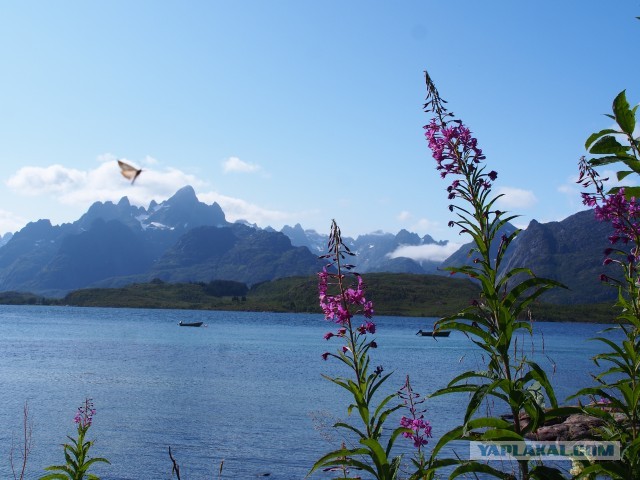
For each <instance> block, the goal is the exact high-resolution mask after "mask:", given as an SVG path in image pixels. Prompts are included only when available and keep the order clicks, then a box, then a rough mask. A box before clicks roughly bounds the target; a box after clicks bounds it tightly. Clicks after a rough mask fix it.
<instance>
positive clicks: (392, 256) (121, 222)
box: [0, 186, 615, 303]
mask: <svg viewBox="0 0 640 480" xmlns="http://www.w3.org/2000/svg"><path fill="white" fill-rule="evenodd" d="M514 229H515V227H513V226H512V225H506V226H505V232H506V233H510V232H511V231H513V230H514ZM609 229H610V226H609V225H607V224H603V223H599V222H597V221H596V220H595V219H594V217H593V213H592V212H591V211H585V212H579V213H577V214H575V215H572V216H571V217H568V218H567V219H565V220H563V221H561V222H550V223H547V224H541V223H538V222H536V221H535V220H534V221H532V222H531V224H530V225H529V227H528V228H527V229H525V230H524V231H523V232H521V234H520V235H519V236H518V237H517V239H516V241H515V242H514V243H513V245H512V247H511V248H510V250H509V253H508V256H507V258H506V259H505V262H504V264H505V266H506V267H513V266H528V267H530V268H531V269H532V270H533V271H534V273H536V274H537V275H539V276H546V277H549V278H553V279H556V280H559V281H562V282H563V283H565V284H566V285H567V286H568V287H569V288H570V289H569V290H567V291H563V292H550V293H547V294H545V295H546V297H545V299H547V300H548V301H553V302H556V303H590V302H595V301H605V300H610V299H611V298H612V297H614V296H615V295H614V293H613V292H612V289H607V288H603V287H602V285H600V282H599V275H600V273H602V272H601V271H602V270H603V267H602V251H603V250H604V249H605V248H606V247H607V246H608V242H607V235H608V234H609ZM343 240H344V241H345V243H346V244H347V246H348V247H349V248H350V249H351V250H352V251H353V252H354V253H355V254H356V258H355V259H354V263H355V264H356V265H357V269H358V271H359V272H361V273H366V272H392V273H414V274H447V275H448V272H446V271H444V268H446V267H447V266H451V265H456V264H457V265H459V264H463V263H468V262H472V261H473V255H471V256H469V251H470V250H471V247H472V245H465V246H463V247H461V248H460V249H459V250H458V251H457V252H455V253H453V254H452V255H450V256H448V258H445V257H442V256H441V257H430V256H429V255H422V256H419V255H413V258H410V257H411V256H412V255H410V254H408V253H407V254H405V253H406V252H409V251H412V252H417V251H423V250H425V249H430V251H436V252H442V251H445V249H446V247H448V243H447V242H446V241H436V240H434V239H433V238H432V237H431V236H429V235H425V236H423V237H420V236H419V235H417V234H415V233H412V232H409V231H407V230H401V231H400V232H398V233H397V234H395V235H394V234H391V233H385V232H374V233H370V234H366V235H360V236H358V237H357V238H355V239H353V238H344V239H343ZM327 242H328V235H324V234H319V233H318V232H316V231H314V230H305V229H304V228H303V227H302V226H301V225H300V224H296V225H295V226H293V227H291V226H285V227H283V228H282V229H281V231H276V230H274V229H272V228H265V229H260V228H258V227H256V226H252V225H248V224H246V223H245V222H236V223H230V222H228V221H227V220H226V218H225V214H224V212H223V211H222V208H221V207H220V206H219V205H218V204H217V203H213V204H212V205H206V204H204V203H202V202H200V201H199V200H198V198H197V196H196V194H195V191H194V189H193V188H192V187H191V186H185V187H183V188H181V189H180V190H178V191H177V192H176V193H175V194H174V195H173V196H172V197H171V198H169V199H167V200H165V201H163V202H161V203H157V202H155V201H152V202H151V203H150V204H149V206H148V207H147V208H144V207H136V206H133V205H131V204H130V202H129V200H128V198H127V197H123V198H122V199H121V200H120V201H119V202H118V203H113V202H96V203H94V204H93V205H91V207H89V209H88V210H87V212H86V213H85V214H83V215H82V216H81V217H80V218H79V219H78V220H77V221H75V222H72V223H67V224H62V225H55V226H54V225H52V224H51V222H50V221H49V220H38V221H36V222H31V223H29V224H28V225H26V226H25V227H24V228H23V229H22V230H20V231H19V232H16V233H15V234H13V235H5V236H4V237H2V238H0V291H30V292H33V293H38V294H42V295H49V296H62V295H64V294H66V293H68V292H69V291H71V290H76V289H80V288H86V287H116V286H123V285H127V284H130V283H142V282H148V281H151V280H154V279H159V280H163V281H166V282H200V281H205V282H209V281H211V280H234V281H238V282H243V283H247V284H248V285H253V284H256V283H259V282H264V281H267V280H274V279H278V278H283V277H289V276H297V275H309V274H313V273H315V272H317V271H318V270H319V269H320V268H322V265H323V262H321V261H319V260H318V258H317V257H318V255H320V254H323V253H324V252H325V251H326V248H327Z"/></svg>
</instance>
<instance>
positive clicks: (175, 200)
mask: <svg viewBox="0 0 640 480" xmlns="http://www.w3.org/2000/svg"><path fill="white" fill-rule="evenodd" d="M162 203H165V204H167V205H177V204H193V203H200V201H199V200H198V196H197V195H196V191H195V190H194V189H193V187H192V186H191V185H186V186H184V187H182V188H180V189H179V190H178V191H177V192H176V193H174V194H173V196H171V197H170V198H169V199H167V200H166V201H164V202H162Z"/></svg>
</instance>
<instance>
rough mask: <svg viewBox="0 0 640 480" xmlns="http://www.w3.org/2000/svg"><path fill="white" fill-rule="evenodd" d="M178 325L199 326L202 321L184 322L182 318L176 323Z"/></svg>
mask: <svg viewBox="0 0 640 480" xmlns="http://www.w3.org/2000/svg"><path fill="white" fill-rule="evenodd" d="M178 325H180V326H181V327H201V326H202V322H190V323H185V322H183V321H182V320H181V321H180V322H179V323H178Z"/></svg>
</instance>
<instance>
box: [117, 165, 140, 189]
mask: <svg viewBox="0 0 640 480" xmlns="http://www.w3.org/2000/svg"><path fill="white" fill-rule="evenodd" d="M118 165H120V173H121V174H122V176H123V177H124V178H126V179H127V180H131V185H133V182H135V181H136V178H138V175H140V174H141V173H142V169H140V168H135V167H132V166H131V165H129V164H128V163H124V162H123V161H122V160H118Z"/></svg>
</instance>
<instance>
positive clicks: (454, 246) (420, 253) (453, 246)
mask: <svg viewBox="0 0 640 480" xmlns="http://www.w3.org/2000/svg"><path fill="white" fill-rule="evenodd" d="M461 246H462V244H460V243H452V242H449V243H447V244H446V245H401V246H400V247H398V248H397V249H396V250H395V251H393V252H391V253H390V254H389V257H390V258H398V257H406V258H410V259H412V260H415V261H416V262H423V261H431V262H442V261H443V260H446V259H447V258H449V257H450V256H451V255H453V254H454V253H455V252H457V251H458V250H459V249H460V247H461Z"/></svg>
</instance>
